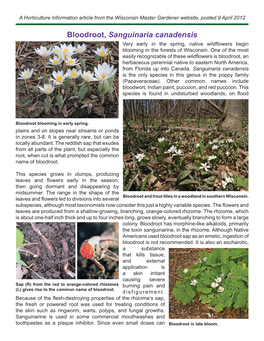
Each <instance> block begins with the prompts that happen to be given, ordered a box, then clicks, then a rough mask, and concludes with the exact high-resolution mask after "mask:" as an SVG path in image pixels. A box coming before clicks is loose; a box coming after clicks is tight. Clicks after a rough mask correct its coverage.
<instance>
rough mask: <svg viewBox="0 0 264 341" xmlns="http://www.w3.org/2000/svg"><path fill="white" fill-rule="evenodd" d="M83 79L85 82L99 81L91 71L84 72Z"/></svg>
mask: <svg viewBox="0 0 264 341" xmlns="http://www.w3.org/2000/svg"><path fill="white" fill-rule="evenodd" d="M81 76H82V79H83V80H84V81H85V82H95V81H98V79H96V78H95V77H94V74H93V73H92V72H90V71H83V72H82V74H81Z"/></svg>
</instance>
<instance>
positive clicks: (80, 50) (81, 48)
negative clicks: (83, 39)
mask: <svg viewBox="0 0 264 341" xmlns="http://www.w3.org/2000/svg"><path fill="white" fill-rule="evenodd" d="M86 48H87V46H86V45H85V44H82V45H81V44H78V45H77V47H76V52H78V53H83V52H85V51H86Z"/></svg>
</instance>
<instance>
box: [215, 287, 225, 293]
mask: <svg viewBox="0 0 264 341" xmlns="http://www.w3.org/2000/svg"><path fill="white" fill-rule="evenodd" d="M224 290H225V289H224V288H223V287H219V288H218V290H217V291H218V292H220V293H221V292H224Z"/></svg>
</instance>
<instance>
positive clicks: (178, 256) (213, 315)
mask: <svg viewBox="0 0 264 341" xmlns="http://www.w3.org/2000/svg"><path fill="white" fill-rule="evenodd" d="M205 250H206V252H208V253H210V252H212V251H213V249H205ZM200 251H201V250H200V249H191V248H187V249H184V248H183V249H180V248H179V249H169V318H170V319H246V318H248V311H244V310H242V309H241V308H238V309H234V308H233V309H230V310H227V309H224V310H223V311H222V312H219V313H218V312H216V310H215V309H214V307H210V306H208V305H206V304H202V303H201V302H200V301H199V297H198V296H197V295H196V296H195V297H194V299H193V301H192V302H191V303H182V302H179V301H177V300H176V298H175V296H174V295H173V294H172V290H173V288H174V287H175V283H176V281H182V278H181V276H180V275H179V270H180V269H181V268H188V267H190V266H192V265H194V264H196V263H197V262H198V261H199V260H200V258H199V252H200Z"/></svg>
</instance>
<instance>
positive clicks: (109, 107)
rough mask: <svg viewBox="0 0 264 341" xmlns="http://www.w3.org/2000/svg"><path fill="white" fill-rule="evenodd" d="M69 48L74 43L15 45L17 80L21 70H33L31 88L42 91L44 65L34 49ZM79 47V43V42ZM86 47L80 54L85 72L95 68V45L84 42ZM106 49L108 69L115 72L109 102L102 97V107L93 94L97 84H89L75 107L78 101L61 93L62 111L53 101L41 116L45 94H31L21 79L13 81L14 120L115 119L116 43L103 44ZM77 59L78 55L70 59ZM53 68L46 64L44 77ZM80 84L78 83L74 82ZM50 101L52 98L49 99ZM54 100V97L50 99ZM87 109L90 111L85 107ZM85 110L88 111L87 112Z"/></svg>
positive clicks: (116, 98)
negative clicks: (66, 46)
mask: <svg viewBox="0 0 264 341" xmlns="http://www.w3.org/2000/svg"><path fill="white" fill-rule="evenodd" d="M64 43H66V44H72V45H74V42H47V43H45V42H17V44H16V75H17V78H19V77H20V76H19V73H21V72H22V71H24V70H25V69H28V68H30V69H32V68H33V69H34V74H33V76H32V77H31V79H30V82H31V84H32V85H33V86H34V87H36V88H38V86H41V87H43V75H44V65H43V58H42V57H41V56H39V55H38V54H37V53H36V52H35V48H39V47H40V46H41V45H42V46H46V47H47V48H50V47H51V45H60V44H64ZM82 43H83V42H82ZM84 43H85V44H86V45H87V50H86V51H85V52H84V53H83V54H82V59H83V60H85V64H86V67H87V71H88V70H90V71H93V70H94V67H95V66H97V62H96V61H95V53H94V52H93V50H96V46H95V42H84ZM103 45H104V46H105V47H106V48H109V49H110V50H111V51H112V52H111V54H110V61H109V63H110V64H111V65H114V68H115V69H117V73H116V76H115V79H114V92H113V96H114V98H113V100H112V101H110V100H109V98H108V95H105V100H104V103H103V105H102V104H101V100H100V97H99V95H98V92H97V86H98V83H97V82H93V83H92V82H91V88H92V89H91V91H90V92H89V93H87V94H86V95H85V97H84V99H83V100H82V101H81V103H78V97H77V96H73V94H72V93H70V92H69V90H65V95H64V98H65V102H64V107H63V109H62V111H61V112H60V110H59V107H58V105H57V104H56V98H53V102H52V103H53V104H52V106H51V111H50V113H48V114H47V113H45V110H44V104H43V101H44V99H45V98H46V95H45V94H42V93H40V92H39V93H33V92H32V86H31V85H30V83H29V82H27V83H25V81H24V80H22V79H17V80H16V118H67V117H69V118H117V117H118V64H119V51H118V43H117V42H103ZM73 57H74V58H77V59H78V54H76V55H74V56H73ZM53 70H54V68H53V66H51V65H48V64H47V75H48V76H51V74H52V72H53ZM78 83H79V84H81V82H78ZM51 97H52V96H51ZM54 97H55V96H54ZM88 105H89V106H90V108H89V107H88ZM88 109H89V110H88Z"/></svg>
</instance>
